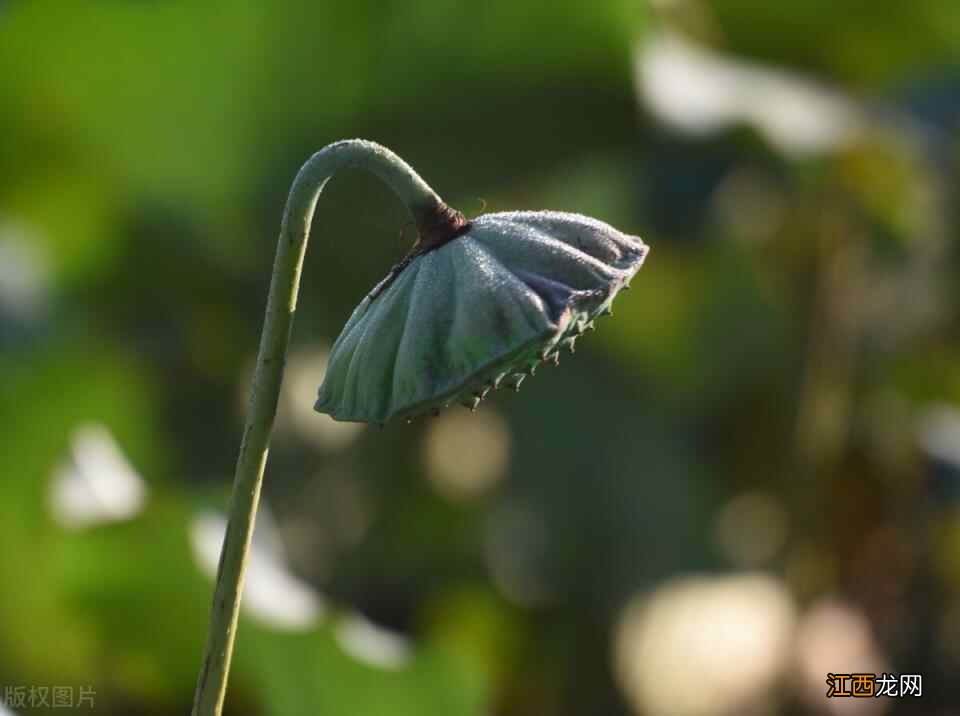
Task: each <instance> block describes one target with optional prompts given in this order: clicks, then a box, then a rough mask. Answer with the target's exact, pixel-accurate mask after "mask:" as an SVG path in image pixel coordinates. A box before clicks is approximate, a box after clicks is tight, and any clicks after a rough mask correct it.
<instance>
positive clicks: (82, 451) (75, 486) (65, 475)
mask: <svg viewBox="0 0 960 716" xmlns="http://www.w3.org/2000/svg"><path fill="white" fill-rule="evenodd" d="M145 499H146V487H145V486H144V483H143V479H142V478H141V477H140V475H139V474H138V473H137V472H136V470H134V469H133V467H132V466H131V465H130V463H129V462H127V459H126V458H125V457H124V455H123V453H122V452H121V450H120V447H119V446H118V445H117V443H116V441H115V440H114V438H113V435H111V433H110V431H109V430H108V429H107V428H106V427H104V426H103V425H99V424H88V425H81V426H80V427H78V428H77V429H75V430H74V431H73V434H72V436H71V440H70V455H69V458H68V459H67V460H66V461H65V462H64V463H62V464H61V465H60V466H58V467H57V468H56V469H55V470H54V474H53V478H52V481H51V484H50V493H49V500H50V510H51V512H52V514H53V517H54V519H55V520H56V521H57V522H58V523H60V524H61V525H63V526H64V527H68V528H71V529H78V528H82V527H90V526H93V525H99V524H107V523H111V522H121V521H124V520H129V519H132V518H133V517H135V516H136V515H138V514H139V513H140V511H141V509H142V508H143V505H144V501H145Z"/></svg>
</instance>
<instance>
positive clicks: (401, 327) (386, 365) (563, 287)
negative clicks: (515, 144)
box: [316, 212, 648, 423]
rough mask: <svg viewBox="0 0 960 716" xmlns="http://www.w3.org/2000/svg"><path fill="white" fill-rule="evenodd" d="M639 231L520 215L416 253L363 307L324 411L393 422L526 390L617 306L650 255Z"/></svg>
mask: <svg viewBox="0 0 960 716" xmlns="http://www.w3.org/2000/svg"><path fill="white" fill-rule="evenodd" d="M647 250H648V247H647V246H646V244H644V243H643V241H641V240H640V239H639V238H637V237H635V236H628V235H626V234H623V233H621V232H619V231H617V230H616V229H614V228H613V227H611V226H609V225H607V224H605V223H603V222H600V221H597V220H595V219H591V218H588V217H585V216H580V215H577V214H566V213H559V212H510V213H499V214H487V215H484V216H481V217H479V218H477V219H474V220H473V221H472V222H470V224H469V225H468V227H467V229H466V231H465V232H463V233H461V234H460V235H458V236H456V238H453V239H451V240H450V241H448V242H447V243H444V244H443V245H441V246H439V247H437V248H433V249H431V250H429V251H426V252H425V253H421V254H419V255H415V256H414V258H412V259H411V260H410V261H409V263H406V264H405V265H403V267H402V269H400V270H398V271H395V272H394V273H391V275H390V276H389V277H388V278H387V279H385V280H384V281H383V282H382V283H381V284H380V286H378V287H377V288H376V289H374V291H373V292H372V293H371V294H370V295H369V296H367V297H366V298H365V299H364V300H363V301H362V302H361V303H360V305H359V306H358V307H357V308H356V309H355V310H354V312H353V315H352V316H351V317H350V320H349V321H348V322H347V324H346V326H345V327H344V329H343V332H342V333H341V334H340V337H339V338H338V339H337V341H336V343H335V344H334V346H333V350H332V352H331V355H330V359H329V363H328V367H327V373H326V377H325V379H324V382H323V385H322V386H321V387H320V393H319V398H318V400H317V403H316V409H317V410H318V411H319V412H321V413H329V414H330V415H331V416H332V417H334V418H335V419H337V420H350V421H360V422H375V423H384V422H386V421H387V420H389V419H390V418H393V417H405V418H411V417H414V416H417V415H420V414H423V413H426V412H435V411H436V410H437V409H438V408H440V407H445V406H447V405H449V404H451V403H453V402H460V403H463V404H464V405H467V406H469V407H471V408H475V407H476V405H477V403H479V401H480V400H481V399H482V398H483V396H484V395H486V392H487V391H488V390H489V389H490V388H495V387H499V386H500V385H501V384H505V385H508V386H509V387H513V388H515V389H518V388H519V385H520V381H522V380H523V378H524V376H526V375H529V374H531V373H532V372H533V370H534V369H535V368H536V366H537V364H538V363H540V362H542V361H545V360H554V361H558V360H559V350H560V349H561V348H564V347H566V348H568V349H569V350H571V352H572V350H573V344H574V341H575V340H576V338H577V336H578V335H579V334H580V333H582V332H583V331H584V330H585V329H587V328H592V325H593V320H594V319H595V318H596V317H598V316H599V315H601V314H603V313H607V312H610V306H611V304H612V302H613V300H614V298H615V296H616V294H617V292H618V291H619V290H620V289H621V288H623V287H625V286H627V285H628V283H629V281H630V279H631V278H632V277H633V275H634V274H635V273H636V272H637V270H639V268H640V266H641V265H642V264H643V260H644V258H645V257H646V254H647Z"/></svg>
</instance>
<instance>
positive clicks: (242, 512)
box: [193, 139, 463, 716]
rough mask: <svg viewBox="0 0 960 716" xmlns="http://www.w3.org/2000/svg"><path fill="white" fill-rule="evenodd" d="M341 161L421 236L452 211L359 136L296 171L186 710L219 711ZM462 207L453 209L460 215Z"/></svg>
mask: <svg viewBox="0 0 960 716" xmlns="http://www.w3.org/2000/svg"><path fill="white" fill-rule="evenodd" d="M345 167H354V168H358V169H366V170H368V171H371V172H373V173H374V174H376V175H377V176H378V177H380V179H382V180H383V181H384V182H385V183H386V184H388V185H389V186H390V188H391V189H393V191H394V192H396V194H397V195H398V196H399V197H400V199H401V200H402V201H403V203H404V204H406V206H407V208H408V209H409V210H410V212H411V213H412V214H413V216H414V219H415V220H416V222H417V226H418V227H419V228H420V229H421V237H422V235H423V232H424V231H425V230H430V229H431V228H432V229H434V230H436V229H437V227H439V226H443V224H444V221H445V220H447V221H448V223H449V221H450V217H453V218H454V219H455V218H456V217H455V216H454V215H458V212H452V211H451V210H450V209H449V208H448V207H447V206H446V205H445V204H444V203H443V201H442V200H441V199H440V197H439V196H437V195H436V194H435V193H434V191H433V190H432V189H431V188H430V187H429V186H427V184H426V182H424V181H423V179H421V178H420V177H419V176H418V175H417V173H416V172H415V171H414V170H413V169H412V168H411V167H410V166H409V165H408V164H407V163H406V162H404V161H403V160H402V159H401V158H400V157H398V156H397V155H396V154H394V153H393V152H391V151H390V150H389V149H387V148H385V147H382V146H380V145H379V144H375V143H374V142H368V141H364V140H361V139H351V140H345V141H342V142H336V143H334V144H330V145H327V146H326V147H324V148H323V149H321V150H320V151H319V152H317V153H316V154H314V155H313V156H312V157H311V158H310V159H309V160H308V161H307V162H306V164H304V165H303V167H302V168H301V169H300V171H299V172H298V173H297V176H296V179H294V181H293V186H292V187H291V189H290V195H289V197H288V198H287V205H286V208H285V210H284V214H283V221H282V223H281V225H280V240H279V242H278V245H277V255H276V258H275V260H274V264H273V278H272V279H271V282H270V294H269V297H268V298H267V311H266V317H265V319H264V323H263V334H262V336H261V339H260V351H259V353H258V355H257V367H256V372H255V374H254V379H253V389H252V392H251V395H250V404H249V408H248V414H247V423H246V427H245V428H244V431H243V440H242V442H241V444H240V456H239V458H238V459H237V467H236V474H235V477H234V487H233V497H232V499H231V503H230V516H229V523H228V525H227V532H226V535H225V537H224V543H223V551H222V552H221V554H220V566H219V567H218V569H217V580H216V587H215V589H214V596H213V607H212V610H211V614H210V631H209V636H208V637H207V645H206V650H205V652H204V659H203V667H202V669H201V671H200V678H199V681H198V683H197V691H196V694H195V697H194V704H193V716H219V714H220V713H221V711H222V709H223V701H224V696H225V695H226V690H227V675H228V672H229V669H230V658H231V655H232V652H233V642H234V637H235V636H236V632H237V620H238V616H239V611H240V595H241V592H242V589H243V579H244V572H245V571H246V565H247V553H248V551H249V549H250V539H251V536H252V534H253V526H254V521H255V518H256V512H257V504H258V502H259V500H260V486H261V484H262V483H263V472H264V467H265V466H266V462H267V451H268V447H269V442H270V431H271V429H272V428H273V419H274V416H275V414H276V410H277V401H278V399H279V396H280V384H281V381H282V380H283V368H284V363H285V360H286V353H287V345H288V343H289V342H290V329H291V326H292V323H293V314H294V311H295V310H296V305H297V292H298V290H299V286H300V270H301V267H302V266H303V257H304V254H305V252H306V248H307V237H308V235H309V234H310V224H311V222H312V219H313V211H314V209H315V207H316V205H317V199H318V198H319V196H320V192H321V191H323V187H324V185H325V184H326V183H327V181H328V180H329V179H330V177H331V176H333V174H334V173H335V172H336V171H337V170H338V169H343V168H345ZM462 218H463V217H462V215H460V216H459V219H460V221H462Z"/></svg>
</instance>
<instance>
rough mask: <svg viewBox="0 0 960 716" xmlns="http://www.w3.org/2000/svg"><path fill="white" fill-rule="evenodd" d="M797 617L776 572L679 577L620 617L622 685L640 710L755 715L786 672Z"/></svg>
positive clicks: (689, 715) (683, 715)
mask: <svg viewBox="0 0 960 716" xmlns="http://www.w3.org/2000/svg"><path fill="white" fill-rule="evenodd" d="M795 621H796V613H795V608H794V604H793V600H792V599H791V597H790V594H789V592H788V591H787V589H786V587H785V586H784V585H783V584H782V583H781V582H780V581H779V580H777V579H774V578H773V577H770V576H765V575H760V574H741V575H735V576H703V577H687V578H681V579H676V580H672V581H670V582H667V583H666V584H664V585H662V586H661V587H659V588H657V589H656V590H655V591H654V592H653V593H652V594H650V595H649V596H644V597H638V598H637V599H636V600H634V601H633V602H632V603H631V604H630V605H628V606H627V608H626V609H625V610H624V612H623V614H622V615H621V618H620V620H619V624H618V625H617V627H616V633H615V643H614V646H615V654H614V656H615V667H616V675H617V678H618V681H619V684H620V687H621V688H622V689H623V691H624V693H625V694H626V696H627V699H628V701H629V702H630V704H631V705H632V706H633V708H634V709H635V711H636V712H637V713H639V714H656V715H657V716H714V715H715V716H721V715H726V714H737V715H738V716H739V715H740V714H746V713H752V712H754V710H757V709H760V708H762V705H763V704H764V703H765V702H766V701H767V700H768V699H769V698H770V692H771V690H772V687H773V686H774V685H775V683H776V681H777V680H778V679H779V678H780V677H781V676H783V675H784V673H785V671H786V667H787V665H788V663H789V655H790V645H791V639H792V636H793V629H794V625H795Z"/></svg>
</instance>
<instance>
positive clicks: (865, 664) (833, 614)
mask: <svg viewBox="0 0 960 716" xmlns="http://www.w3.org/2000/svg"><path fill="white" fill-rule="evenodd" d="M796 653H797V663H798V667H799V673H798V678H799V680H800V682H799V686H800V689H801V694H802V696H803V697H804V698H805V699H806V701H807V703H809V704H810V705H811V706H814V707H816V708H817V710H818V711H825V712H826V713H831V714H852V715H859V714H879V713H882V712H883V711H884V710H886V708H887V706H888V703H889V699H885V698H884V699H876V698H874V699H843V698H841V699H827V698H826V693H827V683H826V679H827V674H828V673H832V674H877V675H879V674H882V673H883V672H885V671H888V670H889V667H888V666H887V664H886V662H885V659H884V657H883V655H882V654H881V653H880V651H879V648H878V646H877V644H876V641H875V640H874V637H873V630H872V629H871V627H870V622H869V620H868V619H867V617H866V616H865V615H864V614H863V612H862V611H860V610H859V609H857V608H856V607H854V606H852V605H850V604H846V603H844V602H840V601H833V600H822V601H820V602H817V603H815V604H814V605H813V606H811V607H810V609H809V610H807V612H806V613H805V614H804V615H803V618H802V619H801V620H800V623H799V626H798V628H797V639H796Z"/></svg>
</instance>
